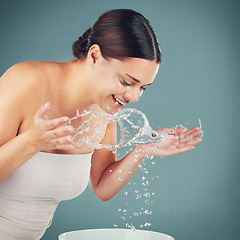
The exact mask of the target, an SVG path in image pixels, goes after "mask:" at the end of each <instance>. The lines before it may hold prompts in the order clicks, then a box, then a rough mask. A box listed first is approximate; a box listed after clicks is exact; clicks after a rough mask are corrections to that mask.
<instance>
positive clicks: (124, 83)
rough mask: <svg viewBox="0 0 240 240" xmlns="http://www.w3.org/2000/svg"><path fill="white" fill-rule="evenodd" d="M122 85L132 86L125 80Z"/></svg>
mask: <svg viewBox="0 0 240 240" xmlns="http://www.w3.org/2000/svg"><path fill="white" fill-rule="evenodd" d="M122 84H123V85H125V86H131V83H128V82H126V81H125V80H124V79H123V80H122Z"/></svg>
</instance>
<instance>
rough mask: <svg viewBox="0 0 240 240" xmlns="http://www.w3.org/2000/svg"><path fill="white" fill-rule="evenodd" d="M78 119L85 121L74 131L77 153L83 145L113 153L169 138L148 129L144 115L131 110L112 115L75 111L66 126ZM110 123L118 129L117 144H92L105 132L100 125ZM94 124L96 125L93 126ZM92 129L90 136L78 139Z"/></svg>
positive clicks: (123, 110) (126, 109) (122, 110)
mask: <svg viewBox="0 0 240 240" xmlns="http://www.w3.org/2000/svg"><path fill="white" fill-rule="evenodd" d="M78 118H84V119H85V120H84V121H83V122H82V123H81V125H80V126H79V127H77V128H75V129H74V136H73V142H74V144H75V147H77V148H76V149H78V151H81V150H80V149H81V147H82V146H83V145H84V144H86V145H87V146H92V147H93V148H95V149H100V148H106V149H108V150H109V151H114V150H116V149H117V148H121V147H126V146H132V145H135V144H149V143H156V142H159V141H163V140H166V139H168V138H169V135H168V134H159V133H158V132H156V131H154V130H153V129H152V128H151V127H150V125H149V122H148V120H147V117H146V116H145V114H144V113H143V112H141V111H139V110H137V109H133V108H125V109H121V110H119V111H118V112H117V113H115V114H113V115H111V114H108V113H106V112H99V113H93V112H92V111H86V110H84V111H83V112H82V113H79V111H77V113H76V115H75V116H74V117H73V118H71V119H70V122H69V123H68V124H69V125H70V124H71V123H72V121H74V120H76V119H78ZM112 121H115V122H117V123H118V126H119V128H120V140H119V142H118V144H116V145H109V144H100V143H96V142H94V141H93V140H94V139H97V138H100V137H101V134H102V133H103V131H104V130H105V128H103V127H100V125H101V123H102V124H105V125H106V124H108V123H111V122H112ZM94 123H95V124H96V125H95V126H94ZM99 123H100V124H99ZM92 129H94V132H93V133H92V134H91V135H87V136H85V137H84V138H81V137H80V135H83V134H86V133H89V132H90V131H91V130H92ZM78 138H79V139H78ZM77 139H78V140H77ZM82 150H83V149H82Z"/></svg>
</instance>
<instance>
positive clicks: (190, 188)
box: [0, 0, 240, 240]
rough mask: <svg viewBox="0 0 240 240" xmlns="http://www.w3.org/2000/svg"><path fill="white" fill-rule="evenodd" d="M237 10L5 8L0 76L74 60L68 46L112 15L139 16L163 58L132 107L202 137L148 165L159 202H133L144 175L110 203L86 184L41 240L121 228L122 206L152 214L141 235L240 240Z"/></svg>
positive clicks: (152, 5) (113, 4)
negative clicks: (29, 64)
mask: <svg viewBox="0 0 240 240" xmlns="http://www.w3.org/2000/svg"><path fill="white" fill-rule="evenodd" d="M239 7H240V4H239V1H233V0H225V1H223V0H219V1H211V0H201V1H193V0H189V1H188V0H182V1H177V0H171V1H169V0H166V1H164V0H158V1H157V0H150V1H146V0H138V1H137V0H135V1H133V0H128V1H124V0H122V1H116V0H111V1H110V0H108V1H107V0H101V1H97V0H86V1H83V0H68V1H66V0H65V1H64V0H57V1H45V0H41V1H36V0H31V1H26V0H22V1H12V0H8V1H1V5H0V34H1V37H0V74H1V75H2V74H3V73H4V72H5V71H6V70H7V69H8V68H9V67H10V66H12V65H14V64H16V63H18V62H22V61H69V60H71V58H72V55H71V45H72V43H73V42H74V41H75V40H76V39H77V38H78V37H79V36H80V35H81V34H82V33H83V31H84V30H85V29H86V28H88V27H90V26H92V24H93V23H94V21H96V19H97V17H98V16H99V15H101V14H102V13H103V12H105V11H107V10H110V9H114V8H131V9H134V10H136V11H139V12H141V13H142V14H143V15H144V16H145V17H147V18H148V19H149V20H150V22H151V24H152V26H153V28H154V29H155V32H156V34H157V35H158V39H159V42H160V45H161V48H162V54H163V60H162V64H161V67H160V70H159V73H158V75H157V77H156V79H155V82H154V84H153V86H151V87H149V88H148V89H147V91H146V92H145V93H144V95H143V96H142V98H141V99H140V100H139V102H138V103H136V104H134V105H131V106H130V107H134V108H137V109H140V110H141V111H143V112H144V113H145V114H146V115H147V117H148V119H149V122H150V124H151V126H152V127H153V128H158V127H173V126H175V125H177V124H183V125H184V126H186V127H188V128H191V127H194V126H199V123H198V119H201V122H202V128H203V130H204V136H203V142H202V143H200V144H199V145H198V146H197V147H196V149H195V150H192V151H190V152H187V153H184V154H181V155H178V156H172V157H168V158H164V159H161V158H157V159H153V160H149V159H147V160H146V167H147V168H148V170H149V173H148V175H145V176H146V177H147V178H148V179H149V181H150V185H149V186H147V187H148V189H149V191H150V192H151V193H153V192H154V193H155V195H154V196H152V197H151V198H150V199H151V201H153V203H150V204H149V205H148V204H145V203H144V201H143V200H144V196H143V197H142V198H141V199H139V200H136V199H135V196H136V194H135V192H134V191H135V190H137V189H139V190H140V191H142V193H143V192H144V186H142V179H141V178H142V176H143V175H144V174H143V172H142V171H140V170H139V171H138V173H137V174H136V175H135V176H134V178H133V179H132V180H131V181H130V183H131V184H128V185H126V187H125V188H124V189H123V190H122V191H121V192H120V193H119V194H118V195H116V196H115V197H114V198H113V199H111V200H110V201H108V202H101V201H100V200H99V199H97V198H96V197H95V196H94V195H93V193H92V192H91V189H90V187H88V188H87V189H86V191H85V192H84V193H83V194H82V195H81V196H79V197H77V198H76V199H73V200H70V201H65V202H62V203H61V204H60V205H59V208H58V209H57V211H56V214H55V217H54V220H53V223H52V225H51V227H50V228H49V229H48V230H47V232H46V234H45V235H44V237H43V239H44V240H52V239H57V236H58V235H59V234H60V233H62V232H66V231H72V230H80V229H90V228H113V227H114V226H113V225H114V224H117V225H118V227H119V228H122V227H125V226H124V225H125V223H126V222H124V221H123V220H122V219H121V217H122V216H123V214H121V212H119V211H118V209H119V208H120V209H122V210H123V209H126V210H127V211H128V212H127V213H129V214H130V212H131V211H132V210H133V211H135V209H136V211H140V209H141V208H145V209H149V210H151V211H152V212H153V213H152V215H144V216H140V217H132V218H131V219H128V221H127V222H128V223H133V224H134V225H135V226H136V227H137V228H139V226H140V225H141V224H144V223H146V222H148V223H151V224H152V225H151V226H150V227H147V228H145V227H144V228H143V229H147V230H153V231H159V232H163V233H167V234H169V235H171V236H173V237H174V238H175V239H176V240H188V239H189V240H202V239H205V240H207V239H211V240H212V239H214V240H226V239H231V240H237V239H240V233H239V227H240V226H239V225H240V224H239V219H240V207H239V203H240V190H239V180H240V177H239V168H240V156H239V95H238V94H239V93H238V92H239V74H240V71H239V54H240V51H239V50H240V48H239V40H240V34H239ZM13 117H14V116H13ZM124 151H125V150H124V149H122V150H121V151H120V152H121V153H122V154H123V153H124ZM16 157H17V156H16ZM152 161H156V164H155V165H153V164H152ZM152 178H153V179H152ZM125 191H127V192H128V195H124V192H125ZM125 217H126V218H128V217H129V215H128V214H127V215H126V216H125Z"/></svg>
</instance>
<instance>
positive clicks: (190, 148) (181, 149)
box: [173, 145, 195, 155]
mask: <svg viewBox="0 0 240 240" xmlns="http://www.w3.org/2000/svg"><path fill="white" fill-rule="evenodd" d="M194 148H195V147H194V146H193V145H187V146H184V147H181V148H176V149H175V151H174V153H173V155H177V154H180V153H184V152H187V151H190V150H192V149H194Z"/></svg>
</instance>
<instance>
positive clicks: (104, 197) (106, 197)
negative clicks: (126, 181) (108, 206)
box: [94, 193, 113, 202]
mask: <svg viewBox="0 0 240 240" xmlns="http://www.w3.org/2000/svg"><path fill="white" fill-rule="evenodd" d="M94 194H95V195H96V196H97V197H98V198H99V199H100V200H101V201H103V202H107V201H108V200H110V199H111V198H112V197H113V196H109V195H108V194H104V193H94Z"/></svg>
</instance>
